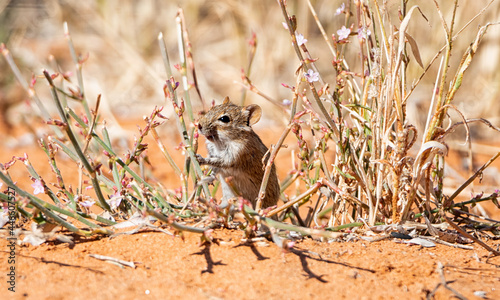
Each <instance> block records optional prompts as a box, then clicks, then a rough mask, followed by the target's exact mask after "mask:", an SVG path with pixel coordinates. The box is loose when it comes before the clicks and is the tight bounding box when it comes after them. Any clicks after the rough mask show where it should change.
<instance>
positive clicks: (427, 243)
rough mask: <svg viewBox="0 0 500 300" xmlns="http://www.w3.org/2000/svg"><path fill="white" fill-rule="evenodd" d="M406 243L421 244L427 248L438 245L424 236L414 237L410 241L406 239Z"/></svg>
mask: <svg viewBox="0 0 500 300" xmlns="http://www.w3.org/2000/svg"><path fill="white" fill-rule="evenodd" d="M404 243H406V244H410V245H420V246H422V247H426V248H431V247H436V244H434V243H433V242H431V241H429V240H426V239H422V238H413V239H411V240H409V241H404Z"/></svg>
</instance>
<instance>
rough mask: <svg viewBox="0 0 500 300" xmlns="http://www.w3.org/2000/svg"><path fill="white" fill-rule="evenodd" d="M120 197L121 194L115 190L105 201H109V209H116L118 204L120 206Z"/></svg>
mask: <svg viewBox="0 0 500 300" xmlns="http://www.w3.org/2000/svg"><path fill="white" fill-rule="evenodd" d="M122 199H123V196H120V193H118V192H116V193H115V194H113V196H111V199H109V200H108V201H107V202H108V203H109V206H110V207H111V209H116V208H117V207H118V206H120V203H122Z"/></svg>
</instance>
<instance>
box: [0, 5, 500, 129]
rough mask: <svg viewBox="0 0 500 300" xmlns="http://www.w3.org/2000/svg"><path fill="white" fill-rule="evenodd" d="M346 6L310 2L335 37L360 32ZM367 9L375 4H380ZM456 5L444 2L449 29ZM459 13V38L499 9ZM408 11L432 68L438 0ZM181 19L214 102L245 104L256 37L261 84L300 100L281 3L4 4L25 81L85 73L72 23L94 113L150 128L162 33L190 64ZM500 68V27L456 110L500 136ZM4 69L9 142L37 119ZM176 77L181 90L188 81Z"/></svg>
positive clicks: (310, 32) (493, 18)
mask: <svg viewBox="0 0 500 300" xmlns="http://www.w3.org/2000/svg"><path fill="white" fill-rule="evenodd" d="M344 2H346V5H349V1H343V0H317V1H315V0H311V3H312V5H313V6H314V8H315V9H316V12H317V14H318V17H319V20H320V21H321V23H322V24H323V26H324V27H325V30H326V32H327V35H328V36H331V35H332V34H335V33H336V32H337V30H338V29H340V28H341V26H342V25H347V26H349V25H350V24H351V23H352V22H354V18H351V19H349V20H348V21H347V24H346V16H345V15H344V14H340V15H336V11H337V8H339V7H340V6H341V4H342V3H344ZM365 2H369V4H370V5H372V1H365ZM379 2H380V4H381V5H382V4H384V3H385V5H384V7H383V8H384V11H385V12H386V13H387V15H386V17H387V18H391V22H392V23H393V24H394V25H395V26H396V27H399V24H400V19H399V18H398V8H399V7H400V5H401V1H395V0H389V1H379ZM382 2H383V3H382ZM452 2H453V1H448V0H441V1H438V3H439V6H440V9H441V11H442V12H443V15H444V17H445V19H446V20H447V22H448V23H449V20H450V19H451V7H452ZM459 2H460V7H459V8H458V11H457V17H456V23H455V32H458V30H459V29H461V28H462V27H463V26H464V25H466V24H467V23H468V22H469V21H470V20H471V19H472V18H473V17H474V16H475V15H476V14H478V13H479V12H480V11H481V9H482V8H483V7H485V6H486V5H487V4H488V3H489V2H490V1H489V0H488V1H487V0H479V1H459ZM351 5H352V2H351ZM407 5H408V7H411V6H413V5H419V6H420V8H421V10H422V12H423V14H424V15H425V16H426V17H427V19H428V22H427V21H426V20H425V19H424V18H423V17H422V16H421V15H420V14H418V13H414V15H413V17H412V20H411V22H410V26H409V31H408V32H409V33H410V34H411V35H412V36H413V38H414V39H415V40H416V42H417V44H418V46H419V50H420V54H421V57H422V61H423V64H424V66H427V65H428V64H429V62H430V60H431V59H432V57H434V55H435V54H436V53H437V52H438V51H439V50H440V49H441V48H442V47H443V46H444V45H445V34H444V31H443V29H442V25H441V20H440V18H439V14H438V12H437V10H436V7H435V5H434V3H433V2H432V1H427V0H426V1H411V0H410V1H408V4H407ZM288 7H289V11H290V12H291V13H294V14H295V15H296V17H297V21H298V32H299V33H302V34H303V35H304V36H305V38H306V39H307V40H308V42H307V47H308V49H309V51H310V53H311V55H312V57H316V58H318V59H319V60H318V61H317V63H316V64H317V66H318V68H319V70H320V73H321V74H322V76H323V77H324V79H325V80H326V81H327V82H329V83H330V84H334V83H335V78H334V76H335V75H334V72H333V68H332V58H333V57H332V55H331V53H330V52H329V49H328V47H327V45H326V43H325V41H324V40H323V37H322V36H321V34H320V31H319V30H318V27H317V26H316V24H315V21H314V18H313V16H312V15H311V13H310V10H309V8H308V3H307V1H306V0H295V1H294V0H289V1H288ZM179 8H182V9H183V10H184V14H185V18H186V24H187V30H188V32H189V36H190V40H191V43H192V51H193V57H194V63H195V66H196V71H197V75H198V80H199V85H200V90H201V93H202V96H203V98H204V99H205V101H206V102H207V103H210V101H211V100H212V99H215V100H216V102H219V101H221V100H222V99H223V97H224V96H229V97H230V98H231V99H232V100H233V101H234V102H239V100H240V97H241V90H242V88H241V85H240V84H238V83H237V82H241V70H242V68H246V67H247V65H248V57H249V51H250V47H249V40H250V39H251V37H252V32H253V33H255V34H256V37H257V51H256V54H255V59H254V62H253V65H252V68H251V73H250V79H251V80H252V82H253V84H254V85H255V86H256V87H258V88H259V89H260V90H261V91H262V92H263V93H265V94H267V95H268V96H270V97H271V98H273V99H274V100H275V101H277V102H278V103H281V101H282V100H283V99H291V93H290V90H289V89H286V88H284V87H283V86H282V85H281V83H287V84H290V85H294V84H295V70H296V69H297V67H298V65H299V64H298V60H297V58H296V56H295V53H294V50H293V47H292V45H291V41H290V36H289V34H288V31H287V30H285V29H284V28H283V25H282V22H283V21H284V20H283V15H282V12H281V10H280V8H279V5H278V4H277V2H276V1H269V0H254V1H233V0H209V1H205V0H203V1H202V0H187V1H180V0H179V1H160V0H144V1H133V0H109V1H105V0H96V1H91V0H88V1H70V0H0V42H3V43H5V44H6V46H7V48H8V49H9V50H10V52H11V53H12V55H13V57H14V59H15V61H16V63H17V64H18V66H19V67H20V69H21V72H22V74H23V75H24V76H25V78H26V80H29V78H30V77H31V74H32V73H35V74H37V75H40V74H41V70H42V69H44V68H48V69H51V70H57V68H58V67H57V65H59V68H60V70H61V71H64V72H66V71H72V72H74V70H75V66H74V64H73V62H72V61H71V57H70V53H69V50H68V44H67V41H66V39H65V37H64V32H63V22H65V21H66V22H68V26H69V30H70V33H71V36H72V38H73V41H74V43H75V46H76V49H77V52H79V53H81V54H82V55H83V56H85V55H87V54H88V56H89V58H88V60H87V62H86V63H85V65H84V69H83V74H84V80H85V92H86V95H87V99H88V100H89V101H90V102H91V103H92V102H94V101H95V99H96V98H97V95H98V94H102V95H103V105H102V108H101V113H102V114H104V115H105V118H109V117H110V116H114V117H115V118H116V119H117V120H118V122H120V121H134V120H140V118H141V116H143V115H146V114H149V113H150V112H151V110H152V108H153V107H154V106H155V105H164V104H165V103H164V96H163V90H162V87H163V84H164V82H165V80H166V75H165V71H164V67H163V61H162V59H161V55H160V51H159V47H158V41H157V37H158V34H159V32H163V34H164V37H165V40H166V42H167V46H168V52H169V54H170V59H171V62H172V64H177V63H179V56H178V46H177V33H176V20H175V18H176V15H177V12H178V9H179ZM499 16H500V3H499V2H498V1H493V3H492V4H491V6H490V7H489V8H488V9H487V10H486V11H485V12H484V14H482V15H481V16H479V17H478V18H477V19H476V20H474V21H473V22H472V23H471V24H470V25H469V26H468V28H467V29H465V30H464V31H463V32H462V33H460V35H459V36H458V38H457V39H456V41H455V46H454V49H453V56H452V62H451V64H450V66H451V68H452V72H451V73H450V74H453V73H454V70H455V69H456V67H457V65H458V62H459V61H460V59H461V57H462V55H463V53H464V51H465V50H466V48H467V46H468V45H469V44H470V43H471V42H472V41H473V40H474V38H475V36H476V34H477V29H478V26H479V25H484V24H486V23H488V22H491V23H494V22H499V21H500V17H499ZM352 40H355V39H354V38H352ZM356 44H358V43H353V45H351V47H348V48H346V49H348V51H352V53H347V54H346V57H347V58H349V57H350V58H351V60H350V61H351V62H350V66H351V68H352V71H354V72H359V68H358V69H356V68H357V66H356V62H357V61H359V59H357V58H356V57H357V55H358V53H359V52H358V49H357V47H359V44H358V45H357V46H356ZM438 66H439V59H438V60H437V61H436V62H435V63H434V65H433V66H432V67H431V68H430V71H429V73H428V74H427V75H426V76H425V77H424V78H423V81H422V82H421V83H420V85H419V87H418V88H417V89H416V91H415V92H414V93H413V94H412V96H411V98H410V99H409V101H408V115H409V118H410V120H411V122H412V123H414V124H416V125H417V126H418V127H419V129H421V128H422V126H423V124H424V122H425V117H426V111H427V107H428V105H429V103H430V97H431V95H432V90H433V85H434V81H435V77H436V73H437V69H438ZM499 69H500V26H498V25H497V26H492V27H490V28H489V30H488V33H487V34H486V36H485V38H484V39H483V41H482V44H481V46H480V50H479V52H478V53H477V55H476V57H475V58H474V60H473V62H472V66H471V68H470V69H469V70H468V72H467V73H466V75H465V78H464V82H463V86H462V88H461V89H460V91H459V93H458V95H457V96H456V99H457V101H456V102H455V105H456V106H457V107H458V108H459V109H460V110H461V111H462V112H463V113H464V114H465V116H466V117H467V118H473V117H484V118H487V119H489V120H490V121H491V122H492V123H493V124H495V125H496V126H500V118H499V116H500V106H499V105H498V97H499V94H500V72H498V70H499ZM0 70H1V72H0V112H1V119H2V120H1V121H2V122H3V124H4V126H2V128H3V129H2V131H4V132H11V131H10V130H5V129H6V128H9V126H17V125H18V124H20V123H21V122H22V120H23V118H24V119H25V117H23V114H27V113H28V111H29V110H27V109H26V106H27V105H28V104H27V103H28V102H27V101H26V100H27V99H28V96H27V94H26V93H25V92H24V91H23V90H22V89H21V87H20V85H19V84H18V83H17V82H16V80H15V78H14V76H13V75H12V72H11V70H10V68H9V67H8V65H7V64H6V61H5V60H4V59H3V58H0ZM422 72H423V70H422V69H421V68H420V67H419V66H418V64H417V63H415V61H412V62H410V64H409V67H408V75H409V77H410V79H411V80H413V79H416V78H418V76H420V74H421V73H422ZM329 74H331V75H329ZM174 75H176V79H177V80H178V81H180V75H179V73H178V72H176V73H175V74H174ZM411 80H408V82H411ZM36 90H37V92H38V93H39V94H40V96H41V98H42V99H44V102H45V103H46V105H49V106H50V103H51V99H50V96H49V94H48V89H47V86H46V84H45V81H44V80H41V79H39V82H38V83H37V86H36ZM192 101H193V105H194V107H195V111H199V110H201V109H202V106H201V102H200V100H199V98H198V97H197V96H196V94H195V93H192ZM246 103H257V104H259V105H261V106H263V107H264V116H263V118H264V122H261V123H259V124H258V125H257V126H262V127H263V126H268V125H269V124H274V123H276V122H278V123H280V124H282V123H281V120H282V119H283V116H284V115H283V113H282V112H281V111H280V110H279V109H275V106H273V105H270V104H269V103H268V101H267V100H265V99H263V98H262V97H260V96H258V95H255V94H253V93H250V92H249V93H247V98H246ZM91 105H92V104H91ZM167 107H168V108H169V105H167ZM266 108H269V109H266ZM33 109H36V108H35V107H34V108H33ZM166 114H167V115H168V112H167V113H166ZM456 120H457V121H459V119H458V118H456ZM16 124H17V125H16ZM474 128H475V127H474ZM474 128H473V129H474ZM419 132H422V131H421V130H420V131H419ZM491 132H492V131H491V130H490V129H486V127H485V126H484V125H482V126H480V127H478V129H474V134H475V136H478V137H483V138H484V137H487V136H488V135H489V134H491ZM462 139H463V136H462Z"/></svg>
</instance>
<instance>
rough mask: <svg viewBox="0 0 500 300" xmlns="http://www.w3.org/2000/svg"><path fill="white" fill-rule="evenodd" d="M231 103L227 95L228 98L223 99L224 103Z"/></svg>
mask: <svg viewBox="0 0 500 300" xmlns="http://www.w3.org/2000/svg"><path fill="white" fill-rule="evenodd" d="M229 103H231V101H230V100H229V97H228V96H226V98H224V101H222V104H229Z"/></svg>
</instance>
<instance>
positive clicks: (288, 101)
mask: <svg viewBox="0 0 500 300" xmlns="http://www.w3.org/2000/svg"><path fill="white" fill-rule="evenodd" d="M281 104H282V105H284V106H290V105H291V104H292V101H290V100H288V99H283V101H281Z"/></svg>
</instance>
